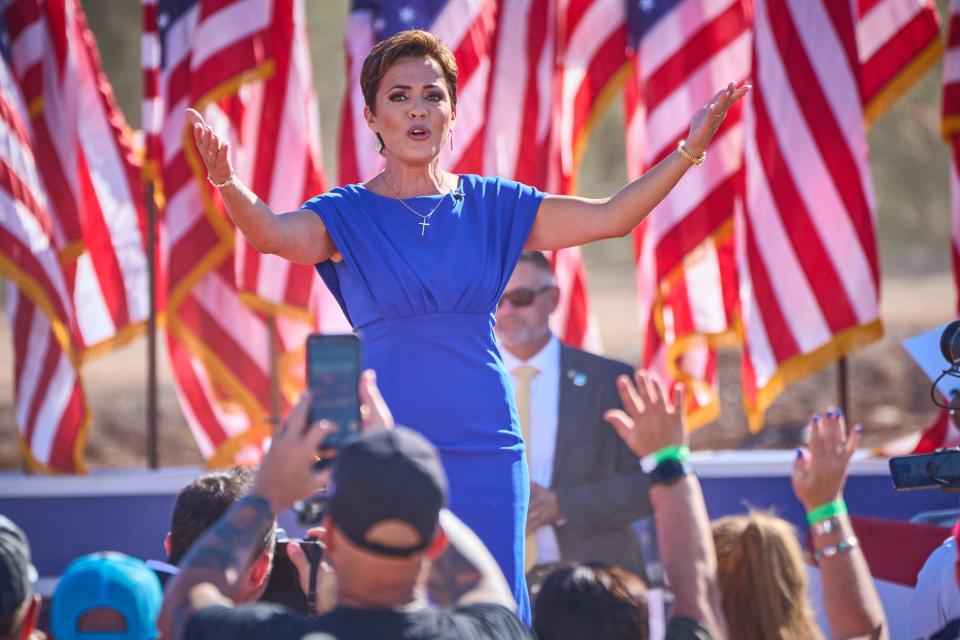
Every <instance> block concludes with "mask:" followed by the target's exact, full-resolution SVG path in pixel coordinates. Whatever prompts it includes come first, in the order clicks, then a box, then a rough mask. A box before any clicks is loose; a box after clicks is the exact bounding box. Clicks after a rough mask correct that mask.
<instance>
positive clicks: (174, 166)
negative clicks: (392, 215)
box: [142, 0, 322, 465]
mask: <svg viewBox="0 0 960 640" xmlns="http://www.w3.org/2000/svg"><path fill="white" fill-rule="evenodd" d="M143 8H144V11H143V16H144V37H143V47H144V50H143V56H142V57H143V61H144V88H145V93H144V126H145V128H146V132H147V147H148V150H149V151H150V153H151V162H152V166H153V167H155V170H156V175H157V176H158V177H159V184H162V195H163V199H164V201H165V205H166V207H165V216H166V225H165V229H164V237H163V243H164V257H165V262H166V265H165V268H166V276H167V281H168V283H169V284H168V300H167V329H168V331H167V341H168V348H169V353H170V359H171V366H172V370H173V374H174V380H175V383H176V387H177V394H178V397H179V399H180V402H181V407H182V409H183V412H184V415H185V416H186V418H187V421H188V423H189V425H190V428H191V430H192V431H193V433H194V435H195V437H196V440H197V443H198V445H199V448H200V450H201V453H202V454H203V455H204V456H205V457H207V458H208V459H209V462H210V464H213V465H220V464H228V463H231V462H234V461H238V460H245V461H250V460H254V459H256V458H257V457H258V456H259V454H260V451H261V450H262V445H263V443H264V440H265V439H266V438H267V437H269V434H270V432H271V424H270V416H271V414H272V413H273V411H274V409H279V410H281V411H282V410H283V409H284V407H285V406H287V405H286V401H287V400H288V399H289V398H291V397H292V395H293V394H294V393H296V392H297V391H298V390H299V389H301V388H302V380H303V373H302V371H301V369H302V367H303V359H302V348H303V344H304V340H305V337H306V335H307V334H308V333H309V332H310V331H311V330H312V328H313V326H314V321H313V318H314V317H315V314H314V313H312V312H311V311H310V310H311V307H316V305H317V303H316V302H314V301H312V300H310V297H309V293H310V290H311V284H312V282H313V278H314V276H313V275H312V274H311V273H310V272H309V269H308V268H307V267H299V266H293V265H289V264H287V263H282V264H281V263H279V262H275V261H272V260H264V259H262V257H261V256H255V255H252V254H250V253H248V252H247V251H246V249H247V247H246V244H245V242H242V241H240V243H239V244H238V241H239V234H238V233H236V231H235V229H234V227H233V225H232V223H230V221H229V218H227V216H226V214H225V212H224V210H223V203H222V201H221V200H220V199H219V194H218V193H217V192H216V191H215V190H213V189H212V188H211V187H210V186H209V185H208V184H207V183H206V181H205V179H204V178H205V172H204V170H203V168H202V164H201V163H200V161H199V159H198V158H197V156H196V149H195V147H194V145H193V141H192V136H191V135H190V132H189V131H188V130H187V129H186V121H185V116H184V109H185V108H187V107H194V108H197V109H199V110H200V111H201V112H202V113H203V114H204V117H205V118H206V119H207V120H208V122H210V124H211V125H212V126H213V127H214V128H215V129H216V130H217V131H218V133H219V134H221V135H223V136H224V137H225V138H226V139H227V140H228V141H229V142H230V146H231V150H232V153H233V156H232V160H233V162H234V166H235V169H236V171H237V175H238V177H240V179H242V180H244V181H245V182H246V183H247V184H249V185H252V186H253V187H254V188H255V189H259V190H260V191H259V193H260V195H262V196H263V197H264V198H266V199H267V202H268V204H271V205H272V206H273V207H274V208H275V209H281V210H284V209H295V208H297V207H299V205H300V204H301V203H302V202H303V201H304V200H305V199H306V198H307V197H309V196H312V195H314V194H315V192H316V190H319V189H320V188H321V187H320V185H321V181H322V175H321V172H320V164H319V157H320V156H319V152H318V149H319V147H318V144H319V129H318V127H317V124H316V112H315V111H314V110H313V105H314V99H313V91H312V88H311V86H310V84H309V80H310V70H309V64H308V62H309V59H308V56H307V51H306V48H305V44H306V41H305V35H304V31H303V24H304V22H303V19H304V15H303V3H302V0H274V1H272V2H262V1H256V2H254V1H252V0H235V1H233V2H219V3H197V4H194V5H193V6H192V7H191V8H189V10H188V11H187V12H186V13H184V14H183V15H182V16H180V17H179V19H177V20H176V21H175V22H174V23H173V24H170V25H169V26H168V31H167V33H166V36H167V41H166V43H165V44H166V48H165V50H164V59H163V62H164V65H163V66H161V64H160V63H161V56H160V44H161V43H160V42H159V39H158V30H157V22H158V20H161V19H166V18H165V17H164V16H161V15H159V13H160V12H162V4H161V5H158V4H157V3H156V2H154V1H153V0H144V5H143ZM184 143H186V144H184ZM281 145H282V146H283V153H281V152H280V148H281ZM308 276H309V277H308ZM278 310H283V311H292V313H275V312H276V311H278ZM271 332H275V344H276V354H277V358H276V360H275V361H274V362H273V363H271V358H270V355H271V342H272V339H271ZM274 369H275V372H276V376H277V378H278V380H279V385H280V390H281V391H284V392H285V393H283V394H281V397H280V401H281V405H280V406H279V407H273V406H272V390H273V386H272V378H271V376H272V375H273V374H274Z"/></svg>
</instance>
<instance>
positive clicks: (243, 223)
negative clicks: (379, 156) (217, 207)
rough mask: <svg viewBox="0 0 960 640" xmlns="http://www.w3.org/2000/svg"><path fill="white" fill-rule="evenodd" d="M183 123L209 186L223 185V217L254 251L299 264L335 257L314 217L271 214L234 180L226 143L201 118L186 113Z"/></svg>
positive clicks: (300, 212)
mask: <svg viewBox="0 0 960 640" xmlns="http://www.w3.org/2000/svg"><path fill="white" fill-rule="evenodd" d="M187 122H189V123H190V124H191V125H192V127H193V139H194V141H195V142H196V144H197V152H198V153H199V154H200V159H201V160H202V161H203V164H204V165H205V167H206V169H207V175H208V176H209V177H210V180H211V181H212V182H214V183H216V184H217V185H223V186H220V187H219V189H220V196H221V197H222V198H223V202H224V204H225V205H226V206H227V213H228V214H229V215H230V218H231V219H232V220H233V222H234V224H236V225H237V228H238V229H240V232H241V233H243V235H244V237H245V238H246V239H247V240H248V241H249V242H250V244H251V245H253V248H254V249H256V250H257V251H259V252H260V253H273V254H276V255H278V256H280V257H281V258H286V259H287V260H290V261H291V262H296V263H299V264H316V263H318V262H323V261H324V260H327V259H329V258H333V257H334V256H335V255H336V254H337V253H338V252H337V248H336V246H335V245H334V244H333V239H332V238H331V237H330V234H329V233H327V228H326V227H325V226H324V224H323V221H322V220H321V219H320V217H319V216H318V215H317V214H315V213H313V212H312V211H307V210H305V209H299V210H297V211H291V212H289V213H282V214H280V215H276V214H274V212H273V210H272V209H271V208H270V207H268V206H267V204H266V203H265V202H264V201H263V200H261V199H260V198H259V197H257V194H255V193H254V192H253V191H251V190H250V189H249V188H248V187H247V186H246V185H245V184H243V183H242V182H240V180H239V178H237V177H236V175H235V174H234V172H233V166H232V165H231V164H230V157H229V147H228V144H227V142H226V141H224V140H222V139H221V138H220V137H219V136H218V135H217V134H216V133H214V131H213V129H211V128H210V126H209V125H208V124H207V123H206V122H204V120H203V116H201V115H200V114H199V113H198V112H196V111H194V110H193V109H187Z"/></svg>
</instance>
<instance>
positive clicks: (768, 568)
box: [713, 510, 823, 640]
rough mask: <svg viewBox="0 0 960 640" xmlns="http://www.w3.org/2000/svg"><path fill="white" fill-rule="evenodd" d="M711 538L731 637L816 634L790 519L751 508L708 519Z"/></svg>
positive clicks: (807, 637)
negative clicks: (709, 520) (740, 512)
mask: <svg viewBox="0 0 960 640" xmlns="http://www.w3.org/2000/svg"><path fill="white" fill-rule="evenodd" d="M713 543H714V545H715V546H716V549H717V577H718V580H719V583H720V591H721V594H722V599H723V613H724V615H725V616H726V618H727V625H728V626H729V630H730V637H731V638H751V639H752V640H766V639H768V638H769V639H770V640H781V639H782V640H821V639H822V637H823V636H822V635H821V633H820V630H819V629H818V628H817V625H816V623H815V622H814V619H813V611H812V609H811V607H810V601H809V599H808V596H807V572H806V567H805V566H804V561H803V551H802V549H801V547H800V542H799V540H798V539H797V532H796V530H795V529H794V528H793V525H791V524H790V523H789V522H787V521H786V520H783V519H782V518H778V517H776V516H774V515H772V514H770V513H764V512H761V511H752V510H751V511H750V513H748V514H747V515H742V516H727V517H725V518H720V519H718V520H716V521H714V522H713Z"/></svg>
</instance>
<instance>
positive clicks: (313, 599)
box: [0, 371, 960, 640]
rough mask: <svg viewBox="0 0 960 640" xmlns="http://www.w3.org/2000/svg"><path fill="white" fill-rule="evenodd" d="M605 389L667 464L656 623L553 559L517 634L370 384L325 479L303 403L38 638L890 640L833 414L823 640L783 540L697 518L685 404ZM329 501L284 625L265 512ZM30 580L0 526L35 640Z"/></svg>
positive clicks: (6, 582) (811, 470) (81, 582)
mask: <svg viewBox="0 0 960 640" xmlns="http://www.w3.org/2000/svg"><path fill="white" fill-rule="evenodd" d="M615 384H616V391H617V395H618V396H619V404H618V406H616V407H613V408H611V409H610V410H609V411H607V412H606V419H607V420H608V422H609V426H608V428H610V429H611V431H613V432H615V433H616V434H617V435H618V436H619V438H620V439H621V441H622V442H623V444H624V445H625V446H626V447H627V448H628V449H629V450H630V451H631V452H632V454H633V455H634V456H635V457H636V458H637V459H639V460H640V464H641V466H643V463H644V462H646V461H648V460H650V459H651V456H652V457H653V458H660V462H659V463H658V465H657V467H658V468H659V467H661V465H664V463H667V466H668V467H670V468H671V470H670V471H669V472H668V471H665V470H664V469H663V468H659V469H658V470H655V471H653V472H651V473H649V474H648V475H651V476H653V477H652V478H649V479H648V481H647V484H646V485H645V486H646V491H647V492H648V503H649V509H650V510H651V511H652V514H653V517H654V519H655V522H656V531H657V536H658V538H659V542H660V544H659V555H660V557H659V560H660V563H661V564H662V566H663V570H664V572H665V574H666V579H667V583H668V584H669V593H670V594H671V595H672V602H671V604H670V606H669V616H668V617H667V618H666V619H664V618H663V616H660V615H658V612H656V611H654V608H655V606H659V604H658V603H659V602H660V601H657V602H654V601H653V600H652V599H649V598H648V594H649V591H648V588H647V586H646V583H645V580H644V578H643V577H641V576H638V575H637V574H636V573H635V572H633V571H631V570H628V569H626V568H623V567H619V566H616V565H611V564H608V563H603V562H597V561H572V562H559V563H558V566H556V567H555V568H554V569H552V570H551V571H550V572H549V573H547V574H545V575H544V576H543V578H542V580H541V581H539V582H538V589H537V593H536V597H535V598H534V600H533V625H532V629H531V628H528V627H527V626H526V625H524V624H523V622H522V621H521V620H520V618H519V617H518V616H517V615H516V613H515V611H516V602H515V599H514V598H513V596H512V593H511V589H510V588H509V586H508V584H507V582H506V580H505V579H504V576H503V573H502V571H501V570H500V569H499V567H498V565H497V563H496V561H495V560H494V558H493V557H492V556H491V554H490V553H489V552H488V551H487V549H486V548H485V546H484V544H483V543H482V542H481V540H480V539H479V538H478V537H477V536H476V535H475V534H474V533H473V532H472V531H471V530H470V529H469V527H467V526H466V525H464V523H463V522H462V521H460V520H459V519H458V518H457V517H456V516H454V515H453V514H452V513H451V512H450V511H449V510H447V509H446V508H445V507H446V505H447V504H448V502H449V499H450V497H449V492H448V484H447V481H446V476H445V472H444V470H443V467H442V464H441V461H440V458H439V456H438V455H437V452H436V449H435V448H434V447H433V446H432V445H431V444H430V443H429V442H428V441H427V440H426V439H425V438H423V436H421V435H419V434H417V433H416V432H414V431H412V430H409V429H406V428H404V427H402V426H395V425H394V424H393V418H392V416H391V413H390V411H389V408H388V407H387V406H386V404H385V402H384V401H383V399H382V397H381V396H380V394H379V391H378V390H377V386H376V380H375V377H374V376H373V375H372V374H371V373H369V372H368V373H366V374H364V375H363V376H362V377H361V381H360V393H361V396H362V398H363V400H364V407H365V408H364V412H363V413H364V421H363V422H364V424H363V435H362V436H361V437H360V438H359V439H357V440H356V441H354V442H352V443H350V444H348V445H347V446H346V447H345V448H344V449H342V450H341V451H340V452H339V454H338V456H337V458H336V460H335V463H334V465H333V468H332V471H331V470H323V471H317V470H316V467H315V466H314V465H312V464H311V463H312V462H314V460H315V452H316V451H317V449H318V447H319V445H320V444H321V443H322V442H323V440H324V439H325V438H326V437H327V436H328V435H329V434H330V433H331V432H332V429H333V428H334V426H333V425H331V424H329V423H326V422H321V423H318V424H313V425H311V424H308V421H307V411H308V403H309V394H306V395H305V396H304V398H303V399H302V400H301V401H300V402H299V403H298V404H297V405H296V406H295V407H294V408H293V410H292V411H291V413H290V415H289V416H288V418H287V420H286V422H285V423H284V426H283V428H282V429H281V430H280V431H279V432H278V433H277V434H276V437H275V438H274V440H273V443H272V446H271V447H270V450H269V451H268V453H267V454H266V456H265V458H264V460H263V462H262V464H261V466H260V468H259V470H257V471H256V473H254V472H253V471H251V470H248V469H242V468H235V469H229V470H226V471H218V472H213V473H209V474H205V475H203V476H201V477H200V478H198V479H197V480H196V481H195V482H193V483H192V484H190V485H189V486H187V487H185V488H184V489H183V490H182V491H181V493H180V495H179V496H178V498H177V501H176V505H175V507H174V511H173V514H172V518H171V525H170V531H169V533H168V534H167V535H166V538H165V548H166V550H167V553H168V558H167V562H165V563H156V562H154V563H151V564H150V565H148V564H147V563H145V562H143V561H141V560H138V559H134V558H131V557H129V556H124V555H121V554H115V553H109V552H104V553H95V554H91V555H88V556H84V557H82V558H79V559H77V560H75V561H74V562H73V563H71V564H70V565H69V566H68V567H67V569H66V570H65V572H64V574H63V576H62V577H61V578H60V580H59V582H58V584H57V586H56V590H55V592H54V594H53V598H52V603H51V607H50V612H49V621H50V622H49V631H50V632H51V633H52V635H53V637H54V638H57V639H61V640H65V639H68V638H85V637H111V638H154V637H164V638H172V639H176V638H197V639H199V638H247V637H249V638H302V637H307V636H310V637H314V638H325V637H331V638H416V639H420V638H422V639H447V638H449V639H454V638H464V639H471V638H507V639H509V638H530V637H536V638H539V639H540V640H565V639H568V638H569V639H574V638H578V639H579V638H597V639H620V638H624V639H627V638H631V639H636V638H648V637H651V634H652V633H653V632H652V629H654V628H656V627H657V625H665V630H663V629H661V631H662V632H663V633H664V635H662V637H666V638H670V639H682V638H690V639H694V638H695V639H705V638H758V639H759V638H819V637H824V635H825V634H824V631H826V632H827V633H826V636H827V637H832V638H885V637H887V634H888V632H887V628H886V623H885V619H884V613H883V610H882V608H881V606H880V602H879V599H878V596H877V593H876V590H875V588H874V586H873V582H872V579H871V576H870V572H869V569H868V568H867V565H866V562H865V560H864V557H863V554H862V553H861V551H860V549H859V545H858V544H857V540H856V537H855V536H854V534H853V530H852V527H851V524H850V520H849V518H848V517H847V515H846V510H845V508H844V507H843V486H844V480H845V477H846V472H847V467H848V464H849V461H850V458H851V455H852V454H853V452H854V449H855V447H856V444H857V440H858V431H857V430H850V431H849V432H848V430H847V428H846V425H845V423H844V417H843V415H842V414H841V413H840V412H839V411H830V412H827V413H825V414H823V415H818V416H814V418H813V419H812V421H811V423H810V425H809V432H810V435H809V442H808V444H807V446H806V447H804V448H803V449H801V450H800V451H799V452H798V455H797V458H796V462H795V464H794V468H793V488H794V491H795V494H796V497H797V499H798V500H799V501H800V502H801V503H802V504H803V505H804V507H805V509H806V510H807V513H808V518H809V520H810V522H811V523H812V524H811V527H810V534H811V538H812V558H813V560H814V562H815V563H816V564H817V566H818V567H819V569H820V571H821V573H822V582H823V589H822V592H823V603H822V604H823V607H824V609H825V611H826V618H827V621H828V626H829V628H828V629H826V630H821V629H819V628H818V627H817V624H816V621H815V619H814V615H813V614H812V610H813V608H812V603H811V602H810V601H809V596H808V591H807V579H806V573H807V569H806V562H805V559H804V551H803V548H802V547H801V544H800V540H799V538H798V533H797V531H796V530H795V529H794V527H793V526H792V525H790V524H789V523H787V522H786V521H784V520H782V519H780V518H777V517H776V516H774V515H771V514H768V513H761V512H750V513H747V514H744V515H737V516H727V517H724V518H721V519H718V520H716V521H714V522H710V520H709V519H708V517H707V511H706V505H705V503H704V498H703V495H702V493H701V490H700V485H699V482H698V480H697V478H696V476H695V475H694V474H693V473H691V472H690V469H689V467H688V464H687V462H686V446H687V435H686V431H685V429H684V425H683V418H682V405H683V398H682V393H680V392H679V391H678V392H676V393H675V394H674V395H673V397H672V399H671V398H668V397H667V396H668V394H667V393H666V392H665V391H664V390H663V389H662V388H661V385H660V383H659V382H658V381H657V380H656V379H655V378H654V377H653V376H651V375H648V374H646V373H644V372H642V371H641V372H637V373H636V374H635V375H634V376H626V375H624V376H620V377H619V378H617V380H616V383H615ZM671 456H673V457H671ZM657 474H660V476H658V475H657ZM661 476H662V477H661ZM321 490H326V492H325V493H324V495H325V496H326V509H325V514H324V517H323V520H322V521H321V523H320V525H319V526H317V527H315V528H313V529H310V530H309V531H308V537H310V538H316V539H319V540H320V541H321V542H322V544H323V548H324V550H323V554H322V558H321V559H320V560H319V561H318V562H311V561H310V560H309V559H308V558H307V557H306V554H304V552H303V549H302V548H301V546H302V543H298V542H296V541H290V542H287V543H286V544H285V545H284V546H285V547H286V549H285V552H286V554H287V556H288V558H289V561H290V563H291V564H292V565H293V567H294V568H295V570H296V571H295V572H294V573H293V574H292V575H293V576H294V578H293V579H294V580H295V581H296V583H295V584H294V585H288V586H293V587H294V588H299V589H301V590H302V593H303V594H304V596H305V597H306V596H309V602H310V606H311V609H310V610H309V611H306V612H299V613H295V612H293V611H291V610H290V609H289V608H288V607H285V606H283V605H281V604H277V603H276V602H268V601H267V600H268V598H265V592H266V591H267V585H268V582H270V580H271V567H272V566H274V564H275V563H274V548H275V547H279V545H278V544H277V542H276V540H277V526H276V516H277V514H279V513H281V512H283V511H284V510H286V509H288V508H290V507H291V506H292V505H293V504H294V503H295V502H297V501H299V500H303V499H306V498H308V497H310V496H313V495H315V494H316V493H317V492H318V491H321ZM956 572H957V573H958V574H960V567H958V569H957V570H956ZM35 579H36V572H35V571H34V570H33V569H32V565H31V560H30V550H29V545H28V542H27V539H26V537H25V535H24V534H23V532H22V531H21V530H20V529H19V528H18V527H17V525H16V524H14V523H13V522H11V521H9V520H8V519H6V518H2V519H0V594H2V597H0V638H34V637H42V635H40V634H39V632H37V631H36V627H37V624H38V620H39V619H40V608H41V602H40V598H39V596H38V595H37V594H36V593H34V592H33V588H32V583H33V581H34V580H35ZM161 582H165V583H166V589H165V592H164V591H162V587H161ZM954 586H955V587H956V585H954ZM958 589H960V588H958ZM954 626H957V625H956V623H954ZM100 634H109V635H100ZM930 637H938V638H939V637H955V636H946V635H940V636H937V635H931V636H930Z"/></svg>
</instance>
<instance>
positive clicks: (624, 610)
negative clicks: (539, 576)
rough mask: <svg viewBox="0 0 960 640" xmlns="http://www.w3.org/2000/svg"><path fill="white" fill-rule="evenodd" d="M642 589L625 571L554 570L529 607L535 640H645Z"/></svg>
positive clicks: (600, 567)
mask: <svg viewBox="0 0 960 640" xmlns="http://www.w3.org/2000/svg"><path fill="white" fill-rule="evenodd" d="M648 624H649V623H648V620H647V589H646V587H645V586H644V584H643V581H642V580H640V578H638V577H637V576H635V575H634V574H632V573H630V572H629V571H627V570H625V569H621V568H619V567H611V566H608V565H605V564H599V563H587V564H578V565H573V566H569V567H562V568H560V569H557V570H556V571H554V572H553V573H551V574H550V575H549V576H547V579H546V580H545V581H544V582H543V586H542V587H540V593H539V594H538V595H537V599H536V602H535V603H534V607H533V630H534V632H535V633H536V636H537V638H538V639H539V640H567V639H570V640H574V639H576V638H591V639H596V640H621V639H622V640H645V639H646V638H648V637H649V635H650V632H649V627H648Z"/></svg>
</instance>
